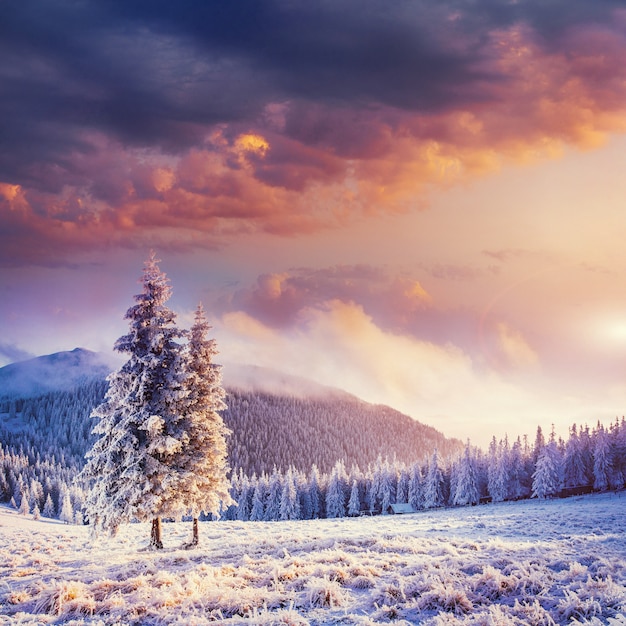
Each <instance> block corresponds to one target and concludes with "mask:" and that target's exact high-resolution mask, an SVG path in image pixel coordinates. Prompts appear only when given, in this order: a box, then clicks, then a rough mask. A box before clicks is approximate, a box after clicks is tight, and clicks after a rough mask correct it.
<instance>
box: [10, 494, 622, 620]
mask: <svg viewBox="0 0 626 626" xmlns="http://www.w3.org/2000/svg"><path fill="white" fill-rule="evenodd" d="M88 530H89V529H88V528H87V527H78V526H66V525H62V524H60V523H58V522H52V521H48V520H38V521H34V520H32V519H27V518H24V517H22V516H20V515H19V514H18V513H17V512H16V511H13V510H10V509H7V508H1V509H0V555H1V558H0V624H61V623H62V624H77V625H78V624H185V625H190V626H191V625H199V624H206V623H215V622H216V621H217V622H219V623H225V624H266V625H267V624H290V625H293V626H295V625H301V624H302V625H303V624H357V625H358V624H363V625H366V624H379V623H388V622H393V623H395V624H429V625H432V626H434V625H443V624H475V625H484V626H489V625H495V626H498V625H505V624H524V625H526V624H528V625H536V626H543V625H545V626H548V625H550V624H580V623H582V624H594V625H599V624H611V625H618V624H619V625H626V617H625V615H626V493H624V492H623V493H622V494H621V497H620V495H619V494H617V495H616V494H603V495H593V496H585V497H580V498H570V499H567V500H562V501H557V500H550V501H537V500H533V501H527V502H517V503H502V504H494V505H487V506H480V507H465V508H457V509H447V510H436V511H430V512H421V513H416V514H411V515H403V516H385V517H371V518H368V517H364V518H358V519H339V520H317V521H299V522H267V523H263V522H245V523H244V522H219V523H205V524H201V526H200V532H201V541H202V545H201V546H200V547H198V548H195V549H192V550H184V549H181V547H180V546H181V545H182V543H184V541H185V540H186V539H187V538H188V534H189V532H190V524H184V523H176V524H165V525H164V527H163V530H164V543H165V549H164V550H162V551H158V552H151V551H145V550H142V547H144V546H145V545H146V544H147V539H148V535H149V527H148V525H146V524H133V525H130V526H126V527H124V528H122V530H121V531H120V533H119V535H118V536H117V537H115V538H113V539H99V540H97V541H95V542H92V541H90V538H89V532H88Z"/></svg>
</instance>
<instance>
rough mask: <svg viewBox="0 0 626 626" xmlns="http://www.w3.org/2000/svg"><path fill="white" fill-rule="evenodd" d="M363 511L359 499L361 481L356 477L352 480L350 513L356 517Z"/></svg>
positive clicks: (349, 502)
mask: <svg viewBox="0 0 626 626" xmlns="http://www.w3.org/2000/svg"><path fill="white" fill-rule="evenodd" d="M360 511H361V502H360V500H359V483H358V482H357V480H356V478H355V479H354V480H353V481H352V489H351V491H350V500H349V501H348V515H349V516H351V517H354V516H356V515H358V514H359V513H360Z"/></svg>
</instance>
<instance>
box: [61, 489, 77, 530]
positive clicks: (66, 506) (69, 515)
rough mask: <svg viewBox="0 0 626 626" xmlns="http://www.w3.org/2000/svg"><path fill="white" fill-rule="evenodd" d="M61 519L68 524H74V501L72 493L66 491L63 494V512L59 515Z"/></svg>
mask: <svg viewBox="0 0 626 626" xmlns="http://www.w3.org/2000/svg"><path fill="white" fill-rule="evenodd" d="M59 519H60V520H61V521H62V522H65V523H66V524H73V523H74V507H73V506H72V499H71V497H70V492H69V491H66V492H65V493H64V494H63V499H62V502H61V512H60V513H59Z"/></svg>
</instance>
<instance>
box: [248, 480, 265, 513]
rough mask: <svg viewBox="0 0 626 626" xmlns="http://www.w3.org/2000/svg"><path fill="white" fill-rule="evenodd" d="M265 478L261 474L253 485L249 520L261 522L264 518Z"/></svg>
mask: <svg viewBox="0 0 626 626" xmlns="http://www.w3.org/2000/svg"><path fill="white" fill-rule="evenodd" d="M267 488H268V487H267V478H266V476H265V475H263V476H261V478H259V480H258V481H257V483H256V485H255V487H254V493H253V494H252V509H251V511H250V521H251V522H262V521H263V519H264V518H265V499H266V497H267Z"/></svg>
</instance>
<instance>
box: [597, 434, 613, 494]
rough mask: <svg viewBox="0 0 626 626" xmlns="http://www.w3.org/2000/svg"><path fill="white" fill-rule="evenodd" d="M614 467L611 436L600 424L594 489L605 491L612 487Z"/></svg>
mask: <svg viewBox="0 0 626 626" xmlns="http://www.w3.org/2000/svg"><path fill="white" fill-rule="evenodd" d="M612 465H613V463H612V455H611V443H610V440H609V436H608V433H607V432H606V431H605V430H604V427H603V426H602V424H600V423H598V426H597V428H596V432H595V446H594V452H593V474H594V482H593V488H594V489H597V490H598V491H605V490H606V489H608V488H609V487H610V486H611V469H612Z"/></svg>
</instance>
